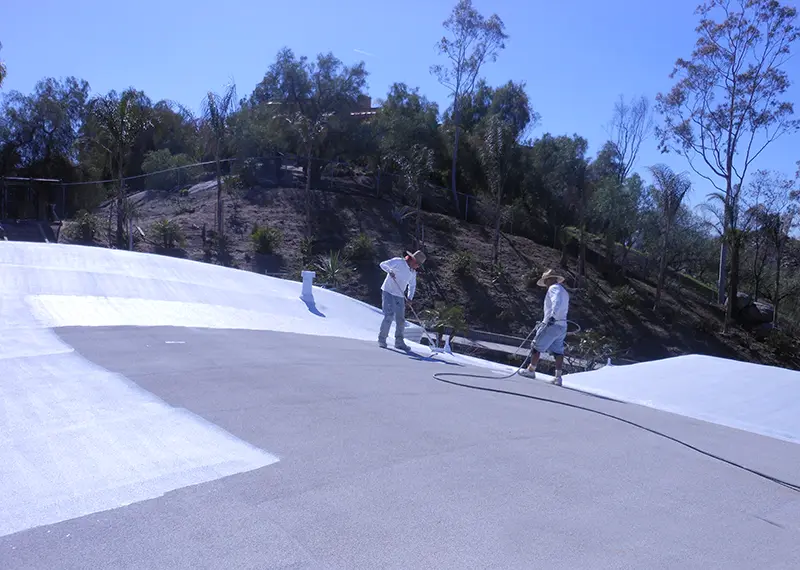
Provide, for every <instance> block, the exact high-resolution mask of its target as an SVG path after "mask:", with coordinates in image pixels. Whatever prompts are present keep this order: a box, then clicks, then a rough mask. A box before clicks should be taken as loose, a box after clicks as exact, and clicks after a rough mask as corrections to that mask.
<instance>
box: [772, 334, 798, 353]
mask: <svg viewBox="0 0 800 570" xmlns="http://www.w3.org/2000/svg"><path fill="white" fill-rule="evenodd" d="M766 344H767V346H768V347H769V348H770V349H771V350H772V351H773V352H774V353H775V355H776V356H778V357H780V358H793V357H796V355H797V353H798V348H799V347H798V342H797V340H796V339H794V338H792V337H791V336H790V335H789V334H787V333H786V332H784V331H782V330H780V329H773V330H771V331H770V332H769V336H768V337H767V340H766Z"/></svg>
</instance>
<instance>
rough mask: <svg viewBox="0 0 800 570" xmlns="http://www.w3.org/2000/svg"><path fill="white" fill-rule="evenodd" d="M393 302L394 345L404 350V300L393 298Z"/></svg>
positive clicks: (402, 298)
mask: <svg viewBox="0 0 800 570" xmlns="http://www.w3.org/2000/svg"><path fill="white" fill-rule="evenodd" d="M394 302H395V312H394V345H395V347H397V348H402V349H403V350H405V349H406V348H408V347H407V346H406V343H405V340H403V337H404V336H405V332H406V300H405V298H404V297H395V298H394Z"/></svg>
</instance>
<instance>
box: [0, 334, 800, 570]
mask: <svg viewBox="0 0 800 570" xmlns="http://www.w3.org/2000/svg"><path fill="white" fill-rule="evenodd" d="M56 332H57V333H58V334H59V335H60V336H61V338H62V339H63V340H65V341H66V342H67V343H68V344H70V345H72V346H73V347H75V348H76V350H78V351H79V352H80V353H82V354H83V355H84V356H85V357H86V358H88V359H90V360H92V361H93V362H95V363H97V364H99V365H101V366H103V367H105V368H107V369H109V370H111V371H114V372H118V373H120V374H123V375H125V376H126V377H127V378H128V379H130V380H132V381H133V382H135V383H137V384H138V385H139V386H141V387H142V388H144V389H146V390H148V391H150V392H152V393H153V394H155V395H156V396H158V397H160V398H162V399H163V400H164V401H166V402H167V403H168V404H170V405H172V406H176V407H182V408H186V409H188V410H189V411H191V412H193V413H195V414H197V415H199V416H201V417H202V418H205V419H206V420H208V421H210V422H213V423H214V424H216V425H217V426H219V427H221V428H223V429H224V430H227V431H228V432H230V433H231V434H233V435H234V436H236V437H238V438H240V439H242V440H244V441H246V442H248V443H250V444H252V445H255V446H257V447H259V448H261V449H263V450H265V451H267V452H269V453H272V454H275V455H277V456H278V458H279V459H280V461H279V462H277V463H274V464H272V465H268V466H266V467H263V468H261V469H257V470H254V471H250V472H246V473H242V474H239V475H233V476H230V477H226V478H223V479H218V480H215V481H212V482H209V483H203V484H200V485H195V486H190V487H184V488H181V489H178V490H177V491H173V492H170V493H167V494H165V495H164V496H161V497H159V498H156V499H152V500H147V501H143V502H138V503H134V504H131V505H129V506H126V507H122V508H119V509H114V510H111V511H105V512H99V513H95V514H92V515H88V516H84V517H81V518H78V519H73V520H68V521H65V522H62V523H58V524H54V525H48V526H44V527H39V528H34V529H31V530H27V531H23V532H19V533H16V534H12V535H8V536H5V537H2V538H0V568H3V569H4V570H17V569H23V568H26V569H28V568H31V569H32V568H36V569H42V568H48V569H50V568H59V569H61V568H69V569H72V568H75V569H78V568H120V569H154V568H193V569H194V568H208V569H218V568H219V569H222V568H224V569H239V568H242V569H244V568H247V569H251V568H252V569H256V568H258V569H263V568H286V569H289V568H293V569H307V568H308V569H310V568H337V569H370V570H373V569H377V568H397V569H409V568H436V569H450V568H459V569H463V568H546V569H562V568H563V569H582V568H592V569H605V568H608V569H611V568H614V569H618V568H636V569H644V568H647V569H657V568H703V569H708V568H753V569H755V568H759V569H762V568H770V569H778V568H786V569H789V568H792V569H796V568H798V567H800V494H798V493H797V492H794V491H792V490H789V489H787V488H784V487H781V486H779V485H777V484H775V483H773V482H770V481H767V480H765V479H763V478H760V477H757V476H756V475H753V474H752V473H748V472H745V471H743V470H740V469H736V468H734V467H731V466H730V465H726V464H724V463H722V462H720V461H717V460H715V459H711V458H709V457H707V456H704V455H702V454H700V453H697V452H696V451H693V450H690V449H688V448H686V447H683V446H681V445H679V444H677V443H675V442H673V441H670V440H668V439H665V438H663V437H659V436H658V435H656V434H654V433H651V432H648V431H646V430H643V429H639V428H636V427H634V426H632V425H629V424H626V423H623V422H619V421H616V420H613V419H610V418H608V417H602V416H599V415H597V414H593V413H590V412H587V411H584V410H579V409H575V408H568V407H565V406H559V405H555V404H552V403H546V402H541V401H535V400H530V399H525V398H519V397H514V396H509V395H505V394H497V393H490V392H484V391H478V390H471V389H467V388H462V387H458V386H453V385H448V384H444V383H441V382H436V381H435V380H434V379H432V377H431V374H432V373H433V372H454V371H466V372H472V373H479V374H480V373H486V374H489V373H488V372H486V371H481V370H477V369H464V368H461V367H459V366H455V365H448V364H444V363H441V362H436V361H435V360H428V359H420V358H415V357H413V356H408V355H405V354H401V353H398V352H394V351H390V350H389V351H387V350H380V349H378V348H377V347H376V346H375V345H374V344H372V343H365V342H359V341H351V340H344V339H336V338H327V337H310V336H301V335H289V334H279V333H270V332H249V331H221V330H200V329H175V328H79V329H58V330H57V331H56ZM175 340H179V341H182V342H183V343H184V344H173V343H170V344H167V342H166V341H175ZM455 380H458V379H455ZM459 381H462V380H459ZM463 381H464V382H465V383H466V382H469V383H471V384H474V385H476V386H485V387H494V388H502V389H505V390H514V391H518V392H522V393H526V394H529V395H532V396H535V397H543V398H551V399H554V400H557V401H561V402H567V403H569V404H574V405H579V406H585V407H588V408H591V409H595V410H599V411H601V412H604V413H610V414H615V415H618V416H620V417H622V418H624V419H626V420H628V421H631V422H635V423H638V424H641V425H642V426H644V427H646V428H648V429H651V430H657V431H660V432H663V433H665V434H668V435H669V436H671V437H676V438H679V439H681V440H683V441H686V442H687V443H690V444H691V445H695V446H697V447H699V448H702V449H704V450H708V451H710V452H712V453H715V454H718V455H721V456H724V457H726V458H729V459H731V460H733V461H738V462H741V463H744V464H746V465H747V466H748V467H750V468H753V469H757V470H760V471H764V472H767V473H769V474H770V475H773V476H775V477H780V478H783V479H786V480H789V481H793V482H795V483H800V475H798V474H797V465H800V446H797V445H795V444H791V443H787V442H783V441H779V440H775V439H770V438H766V437H762V436H757V435H754V434H750V433H747V432H743V431H737V430H733V429H729V428H725V427H721V426H717V425H713V424H708V423H704V422H701V421H697V420H692V419H688V418H684V417H680V416H677V415H672V414H668V413H664V412H659V411H657V410H653V409H649V408H644V407H640V406H635V405H630V404H624V403H620V402H615V401H611V400H604V399H601V398H597V397H592V396H588V395H585V394H581V393H577V392H574V391H571V390H566V389H561V388H557V387H554V386H550V385H547V384H544V383H539V382H536V381H532V380H527V379H522V378H519V377H518V378H516V379H514V380H496V379H494V380H479V379H464V380H463ZM0 492H2V491H0Z"/></svg>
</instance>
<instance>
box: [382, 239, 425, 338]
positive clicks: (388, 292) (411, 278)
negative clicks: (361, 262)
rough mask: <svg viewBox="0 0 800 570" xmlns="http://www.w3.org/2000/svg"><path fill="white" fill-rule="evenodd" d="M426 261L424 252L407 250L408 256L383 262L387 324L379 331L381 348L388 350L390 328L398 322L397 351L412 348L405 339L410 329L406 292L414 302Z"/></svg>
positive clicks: (396, 332)
mask: <svg viewBox="0 0 800 570" xmlns="http://www.w3.org/2000/svg"><path fill="white" fill-rule="evenodd" d="M425 259H426V256H425V254H424V253H423V252H421V251H417V252H415V253H411V252H410V251H407V252H406V256H405V257H394V258H392V259H387V260H386V261H383V262H381V269H383V270H384V271H385V272H386V279H384V280H383V285H382V286H381V291H383V294H382V297H383V298H382V308H383V321H382V322H381V328H380V331H379V332H378V345H379V346H380V347H381V348H386V337H387V336H389V327H391V326H392V321H394V346H395V348H399V349H400V350H408V349H409V348H408V345H407V344H406V343H405V340H404V339H403V333H404V332H405V328H406V289H408V297H407V298H408V300H409V301H410V300H412V299H413V298H414V292H415V291H416V290H417V270H418V269H419V268H420V266H421V265H422V264H423V263H425Z"/></svg>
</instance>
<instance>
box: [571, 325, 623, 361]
mask: <svg viewBox="0 0 800 570" xmlns="http://www.w3.org/2000/svg"><path fill="white" fill-rule="evenodd" d="M577 336H578V344H577V346H574V345H573V346H571V347H570V349H571V350H569V353H570V355H571V356H572V357H573V359H574V360H575V361H576V362H572V363H571V364H573V365H577V366H578V367H580V368H583V369H584V370H592V369H594V367H595V365H597V364H605V363H606V361H607V359H608V358H610V357H611V356H612V355H613V354H614V353H615V352H618V350H619V346H618V343H617V341H616V340H614V339H613V338H611V337H609V336H607V335H605V334H603V333H601V332H600V331H597V330H591V329H589V330H585V331H583V332H582V333H580V334H579V335H577ZM577 361H580V362H577Z"/></svg>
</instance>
